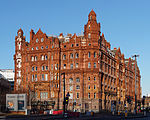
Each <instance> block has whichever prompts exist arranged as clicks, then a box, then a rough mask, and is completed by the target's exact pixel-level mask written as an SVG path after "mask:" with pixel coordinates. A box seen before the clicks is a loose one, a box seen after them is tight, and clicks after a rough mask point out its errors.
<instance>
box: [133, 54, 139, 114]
mask: <svg viewBox="0 0 150 120" xmlns="http://www.w3.org/2000/svg"><path fill="white" fill-rule="evenodd" d="M137 57H139V55H133V56H132V58H135V108H134V112H135V114H136V108H137V98H136V58H137Z"/></svg>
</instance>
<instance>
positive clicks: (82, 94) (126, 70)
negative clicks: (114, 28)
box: [14, 10, 141, 112]
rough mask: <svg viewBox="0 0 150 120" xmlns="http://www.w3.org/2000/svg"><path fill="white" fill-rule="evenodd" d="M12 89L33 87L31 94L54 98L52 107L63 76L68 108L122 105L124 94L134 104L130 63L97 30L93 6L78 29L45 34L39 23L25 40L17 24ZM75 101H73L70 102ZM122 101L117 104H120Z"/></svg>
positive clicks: (36, 97)
mask: <svg viewBox="0 0 150 120" xmlns="http://www.w3.org/2000/svg"><path fill="white" fill-rule="evenodd" d="M14 61H15V90H16V91H24V92H27V93H28V91H29V90H30V91H32V92H33V93H34V100H36V101H37V100H40V101H44V100H46V101H55V103H56V104H55V106H54V107H55V108H59V109H62V107H63V104H62V103H63V80H62V76H61V73H65V82H66V84H65V87H66V93H67V92H69V94H70V98H69V105H68V109H70V110H73V109H76V110H78V111H90V110H93V111H97V112H98V111H100V110H102V109H107V110H111V105H112V103H113V102H114V101H116V109H124V104H128V103H127V101H126V97H127V96H131V98H132V105H131V106H130V108H131V109H133V107H134V97H135V94H134V93H135V64H136V66H137V63H136V62H135V61H134V60H133V59H131V58H129V59H126V58H124V55H123V54H122V53H121V50H120V48H118V49H117V48H114V49H111V45H110V43H109V42H107V41H106V39H105V37H104V34H101V32H100V23H97V20H96V14H95V12H94V11H93V10H92V11H91V12H90V13H89V15H88V22H87V24H86V25H85V26H84V34H83V35H79V36H78V35H76V34H74V35H71V34H68V35H67V36H63V34H62V33H61V34H60V35H59V36H47V35H46V34H45V33H43V32H42V31H41V29H39V31H38V32H37V33H34V31H33V30H31V32H30V42H26V41H25V36H23V31H22V29H19V30H18V33H17V36H16V37H15V55H14ZM136 71H137V72H136V76H137V77H136V80H137V89H136V92H137V100H138V101H141V85H140V80H141V76H140V70H139V68H138V66H137V67H136ZM74 102H75V103H76V105H75V106H73V103H74ZM120 103H121V104H120Z"/></svg>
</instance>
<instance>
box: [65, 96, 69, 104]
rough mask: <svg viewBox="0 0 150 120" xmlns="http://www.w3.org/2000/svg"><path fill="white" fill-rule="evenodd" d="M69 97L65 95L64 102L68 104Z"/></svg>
mask: <svg viewBox="0 0 150 120" xmlns="http://www.w3.org/2000/svg"><path fill="white" fill-rule="evenodd" d="M68 101H69V97H65V104H67V105H68Z"/></svg>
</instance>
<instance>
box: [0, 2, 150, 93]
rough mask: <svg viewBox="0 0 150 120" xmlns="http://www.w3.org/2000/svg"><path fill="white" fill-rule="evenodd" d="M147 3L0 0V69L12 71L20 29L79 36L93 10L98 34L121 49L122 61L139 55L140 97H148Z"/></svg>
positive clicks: (149, 18) (149, 26)
mask: <svg viewBox="0 0 150 120" xmlns="http://www.w3.org/2000/svg"><path fill="white" fill-rule="evenodd" d="M149 5H150V1H149V0H74V1H73V0H24V1H23V0H22V1H21V0H0V51H1V52H0V55H1V57H0V69H9V68H10V69H14V61H13V55H14V53H15V35H16V34H17V30H18V29H19V28H22V29H23V31H24V35H25V36H26V40H27V41H29V37H30V36H29V33H30V30H31V29H33V30H34V31H35V32H37V31H38V29H39V28H41V29H42V31H43V32H45V33H46V34H47V35H52V34H53V35H59V33H61V32H63V33H64V34H67V33H72V34H73V33H77V34H80V33H81V32H82V31H83V30H84V24H86V22H87V17H88V14H89V12H90V11H91V10H92V9H93V10H94V11H95V12H96V14H97V21H98V22H100V23H101V32H103V33H104V35H105V38H106V39H107V41H108V42H110V43H111V47H112V48H114V47H120V48H121V52H122V53H124V54H125V57H126V58H128V57H131V56H132V55H134V54H139V55H140V57H139V58H138V64H139V68H140V70H141V85H142V93H143V95H147V94H148V93H150V86H149V85H150V80H149V74H150V72H149V71H150V70H149V68H150V63H149V60H150V56H149V55H150V53H149V52H150V50H149V44H150V39H149V38H150V37H149V35H150V7H149Z"/></svg>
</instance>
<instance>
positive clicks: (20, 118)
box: [0, 112, 150, 120]
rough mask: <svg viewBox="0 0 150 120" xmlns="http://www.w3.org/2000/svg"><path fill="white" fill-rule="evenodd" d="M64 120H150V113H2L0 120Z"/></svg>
mask: <svg viewBox="0 0 150 120" xmlns="http://www.w3.org/2000/svg"><path fill="white" fill-rule="evenodd" d="M51 119H53V120H58V119H60V120H62V119H71V120H128V119H139V120H143V119H144V120H145V119H146V120H150V113H148V114H147V116H144V115H143V114H137V115H134V114H128V116H127V117H125V116H124V115H120V116H118V115H112V114H111V113H105V112H104V113H99V114H98V113H97V114H94V116H87V115H85V114H81V115H80V117H71V118H63V116H62V115H59V116H58V115H16V114H11V113H0V120H51Z"/></svg>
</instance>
